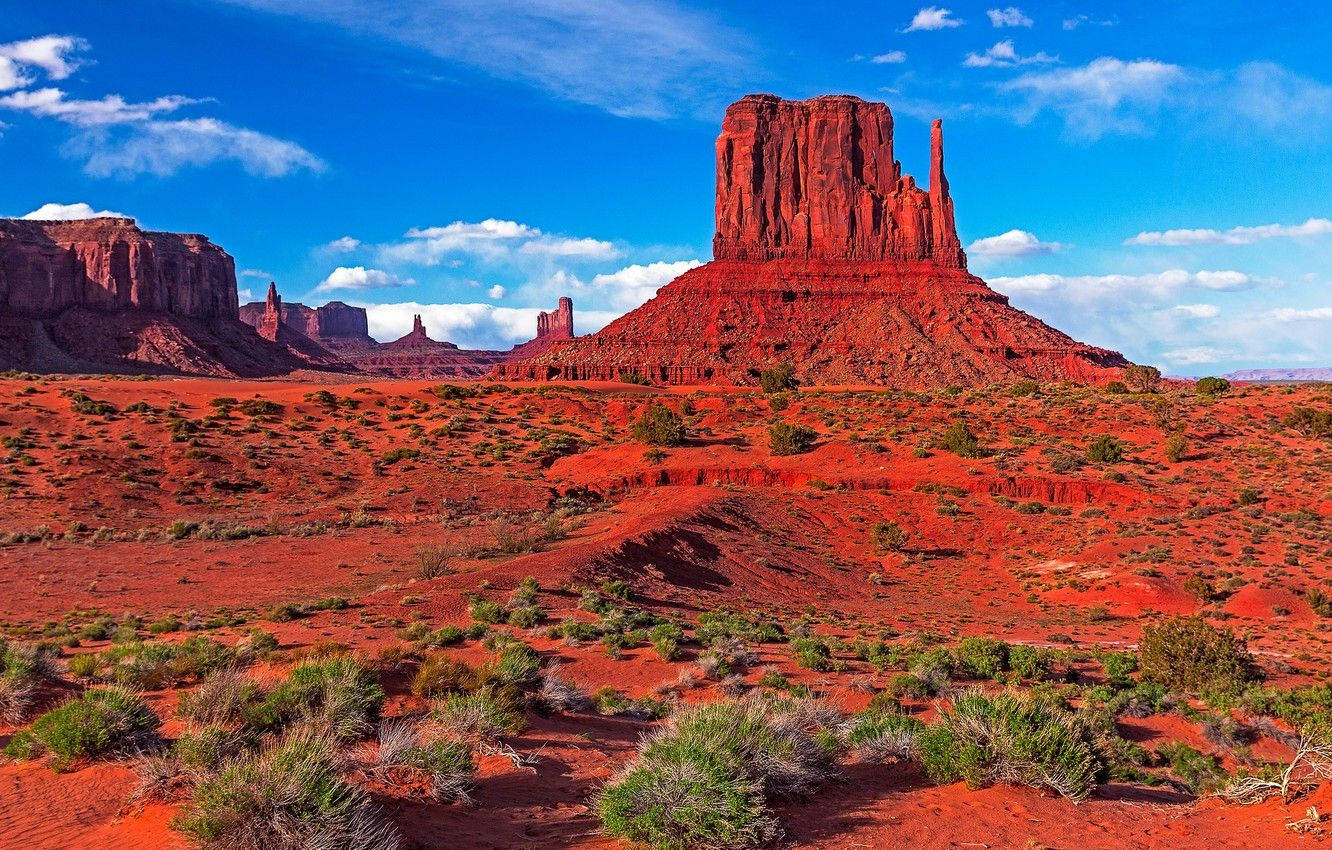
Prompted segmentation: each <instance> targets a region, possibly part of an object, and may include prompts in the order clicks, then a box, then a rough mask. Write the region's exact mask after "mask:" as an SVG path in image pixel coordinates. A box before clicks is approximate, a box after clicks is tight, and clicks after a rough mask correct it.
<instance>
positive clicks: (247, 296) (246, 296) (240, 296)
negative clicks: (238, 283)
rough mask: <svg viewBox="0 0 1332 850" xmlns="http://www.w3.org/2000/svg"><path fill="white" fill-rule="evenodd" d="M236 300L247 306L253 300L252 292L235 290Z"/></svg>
mask: <svg viewBox="0 0 1332 850" xmlns="http://www.w3.org/2000/svg"><path fill="white" fill-rule="evenodd" d="M236 300H238V301H240V303H242V304H248V303H249V302H251V301H253V300H254V291H253V290H250V289H237V290H236Z"/></svg>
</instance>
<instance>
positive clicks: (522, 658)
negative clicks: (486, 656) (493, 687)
mask: <svg viewBox="0 0 1332 850" xmlns="http://www.w3.org/2000/svg"><path fill="white" fill-rule="evenodd" d="M540 666H541V656H539V655H538V654H537V651H536V650H535V649H533V648H532V647H530V646H528V645H527V644H525V643H522V642H521V641H513V642H512V643H508V644H505V645H504V647H503V648H502V649H501V650H500V653H499V658H498V659H496V661H495V663H494V664H493V665H491V666H490V667H489V669H488V673H489V678H490V679H491V681H492V682H495V683H497V684H499V685H501V686H504V685H512V686H516V687H527V686H528V685H532V684H534V683H535V682H536V680H537V678H538V675H537V671H538V669H539V668H540Z"/></svg>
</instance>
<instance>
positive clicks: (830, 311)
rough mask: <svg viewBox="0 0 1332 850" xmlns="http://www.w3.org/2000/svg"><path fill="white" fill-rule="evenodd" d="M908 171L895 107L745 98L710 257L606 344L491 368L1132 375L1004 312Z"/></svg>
mask: <svg viewBox="0 0 1332 850" xmlns="http://www.w3.org/2000/svg"><path fill="white" fill-rule="evenodd" d="M930 154H931V155H930V186H929V188H928V190H927V189H922V188H920V187H919V186H917V185H916V182H915V180H914V178H912V177H911V176H910V175H905V174H903V173H902V166H901V163H900V162H898V161H897V160H896V159H895V157H894V151H893V118H892V113H891V112H890V111H889V109H888V107H887V106H886V105H885V104H882V103H871V102H867V101H864V100H861V99H860V98H857V97H851V96H846V95H836V96H828V97H818V98H813V99H811V100H805V101H788V100H782V99H780V98H778V97H775V96H773V95H749V96H747V97H745V98H742V99H741V100H739V101H738V102H736V103H734V104H732V105H731V106H730V108H729V109H727V111H726V116H725V118H724V120H723V122H722V132H721V135H720V136H719V137H718V139H717V149H716V156H717V190H716V210H715V212H716V233H715V236H714V238H713V254H714V257H715V259H714V260H713V261H712V262H710V263H708V264H706V265H704V266H700V267H698V268H695V269H692V270H690V271H688V272H686V273H685V274H683V275H681V276H680V277H679V278H677V279H676V280H674V281H672V282H671V283H669V284H667V285H666V286H664V287H662V288H661V289H660V290H658V292H657V295H656V297H655V298H653V299H651V300H650V301H648V302H647V303H646V304H644V305H642V306H641V307H639V308H637V309H636V310H633V311H631V312H630V313H628V314H626V315H624V316H622V317H621V318H619V319H617V320H616V321H614V322H612V323H611V324H610V325H608V326H607V327H606V328H605V329H603V330H602V331H600V332H599V333H596V334H592V335H590V336H586V337H582V338H579V339H576V340H572V341H569V342H565V343H561V344H559V345H557V346H554V347H552V348H551V349H550V350H548V351H546V352H543V353H540V354H536V355H534V356H531V357H528V358H526V359H523V360H521V361H517V362H513V363H507V364H503V365H500V366H499V367H497V368H496V370H495V371H494V373H493V374H494V375H495V376H496V377H499V378H503V379H511V380H625V379H629V380H639V381H642V380H646V381H649V382H651V383H657V384H697V383H722V384H728V383H729V384H751V383H754V382H755V381H756V379H757V376H758V374H759V372H760V371H761V370H763V369H764V368H767V367H769V366H771V365H773V364H775V363H778V362H783V361H784V362H788V363H790V364H791V365H792V366H793V367H794V368H795V371H796V375H797V376H798V377H799V378H800V380H802V381H803V382H806V383H812V384H882V385H894V386H909V387H918V386H938V385H946V384H956V385H966V386H975V385H981V384H986V383H992V382H996V381H1003V380H1010V379H1015V378H1035V379H1040V380H1072V381H1080V382H1098V381H1104V380H1108V379H1109V378H1111V377H1113V376H1114V375H1116V374H1117V373H1118V369H1119V368H1120V367H1123V366H1125V365H1127V363H1128V361H1126V360H1125V359H1124V358H1123V357H1122V356H1121V355H1120V354H1118V353H1117V352H1113V351H1108V350H1106V349H1102V348H1094V347H1092V346H1088V345H1084V344H1082V343H1079V342H1077V341H1075V340H1073V339H1071V338H1069V337H1068V336H1066V335H1064V334H1062V333H1060V332H1059V331H1057V330H1055V329H1053V328H1051V327H1049V326H1048V325H1046V324H1044V323H1043V322H1041V321H1039V320H1038V319H1036V318H1034V317H1032V316H1030V315H1028V314H1026V313H1023V312H1022V311H1020V310H1017V309H1015V308H1013V307H1011V306H1009V304H1008V299H1007V298H1006V297H1005V296H1003V295H1001V294H999V293H997V292H995V291H994V290H992V289H990V288H989V286H987V285H986V284H985V282H984V281H983V280H981V279H980V278H978V277H975V276H974V275H971V274H969V273H968V272H967V270H966V254H965V253H964V252H963V250H962V246H961V242H960V240H959V238H958V234H957V227H956V224H955V221H954V212H953V200H952V197H951V195H950V193H949V186H948V180H947V177H946V176H945V174H944V152H943V127H942V124H941V122H939V121H935V122H934V124H933V126H932V127H931V139H930Z"/></svg>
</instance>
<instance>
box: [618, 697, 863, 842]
mask: <svg viewBox="0 0 1332 850" xmlns="http://www.w3.org/2000/svg"><path fill="white" fill-rule="evenodd" d="M837 721H838V718H837V717H836V716H835V714H833V713H831V712H828V711H827V710H825V709H823V708H822V707H820V706H818V705H817V704H814V703H811V702H809V701H791V700H777V701H767V700H764V699H761V698H757V697H748V698H745V699H741V700H734V701H732V700H726V701H721V702H714V703H710V704H707V705H700V706H691V707H689V708H686V709H684V710H682V711H681V712H679V713H678V714H677V715H676V716H675V718H674V719H673V721H672V722H671V724H670V725H669V726H668V727H667V728H664V729H661V730H659V731H657V732H655V733H653V734H652V735H650V736H648V737H646V738H644V740H643V742H642V744H641V745H640V747H639V754H638V757H637V758H636V759H635V760H634V761H633V762H631V763H630V764H629V765H628V766H627V767H626V768H625V769H624V770H622V771H621V772H620V773H619V774H617V775H616V776H615V777H614V778H612V779H611V781H610V782H609V783H608V784H607V785H606V787H605V789H603V791H602V793H601V795H600V797H599V799H598V801H597V808H598V811H599V813H600V815H601V820H602V824H603V826H604V828H605V830H606V832H607V833H609V834H610V835H614V836H617V837H620V838H626V839H628V840H630V841H634V842H638V843H641V844H645V845H647V846H650V847H656V848H683V847H707V848H748V847H755V846H760V845H762V844H765V843H767V842H768V841H770V840H772V839H773V838H775V837H777V835H779V834H780V826H779V824H778V822H777V820H776V818H775V817H774V816H773V814H772V811H771V810H770V808H769V806H768V802H767V798H768V797H770V796H782V795H788V794H800V793H804V792H806V791H809V790H810V789H812V788H813V787H815V786H816V785H817V784H818V783H820V782H822V781H823V780H824V779H826V778H827V777H828V776H829V775H831V773H832V771H833V768H834V765H835V761H834V759H835V755H836V746H835V744H834V743H833V741H834V740H835V735H833V733H832V731H831V729H832V726H833V725H834V724H835V723H836V722H837Z"/></svg>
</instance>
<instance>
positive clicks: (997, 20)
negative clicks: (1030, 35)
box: [985, 6, 1036, 28]
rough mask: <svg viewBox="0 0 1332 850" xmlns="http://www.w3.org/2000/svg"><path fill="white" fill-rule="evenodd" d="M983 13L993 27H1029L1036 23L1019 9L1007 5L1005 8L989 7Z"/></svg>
mask: <svg viewBox="0 0 1332 850" xmlns="http://www.w3.org/2000/svg"><path fill="white" fill-rule="evenodd" d="M985 15H986V16H987V17H988V18H989V19H990V24H991V25H993V26H994V27H996V28H998V27H1030V26H1031V25H1032V24H1034V23H1036V22H1035V21H1033V20H1032V19H1031V18H1029V17H1027V16H1026V14H1024V13H1023V11H1022V10H1021V9H1019V8H1018V7H1016V6H1009V7H1008V8H1007V9H990V10H988V11H987V12H986V13H985Z"/></svg>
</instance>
